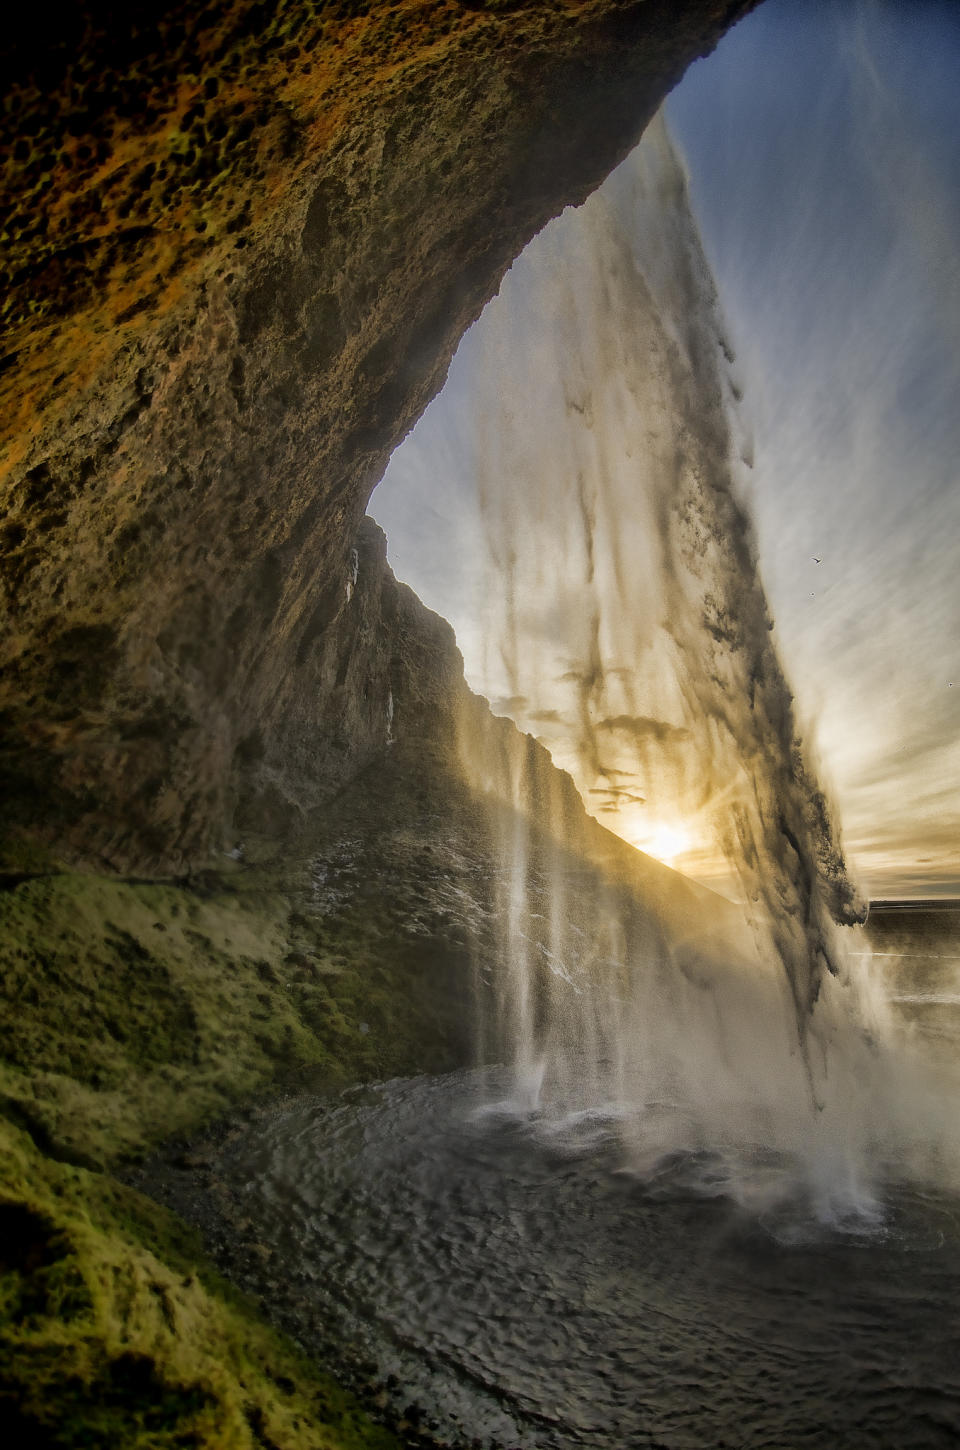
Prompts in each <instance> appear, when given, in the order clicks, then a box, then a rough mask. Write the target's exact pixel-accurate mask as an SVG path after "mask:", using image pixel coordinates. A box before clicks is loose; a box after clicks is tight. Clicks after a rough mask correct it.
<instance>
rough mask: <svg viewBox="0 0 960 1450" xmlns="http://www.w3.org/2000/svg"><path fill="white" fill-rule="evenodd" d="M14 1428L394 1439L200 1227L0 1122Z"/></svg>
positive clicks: (3, 1291) (95, 1437) (126, 1442)
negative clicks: (200, 1239) (281, 1322)
mask: <svg viewBox="0 0 960 1450" xmlns="http://www.w3.org/2000/svg"><path fill="white" fill-rule="evenodd" d="M0 1166H2V1181H3V1188H2V1190H0V1436H2V1437H3V1443H4V1444H9V1445H17V1446H36V1447H50V1450H54V1447H57V1450H60V1447H64V1450H66V1447H69V1450H74V1447H81V1446H84V1447H86V1446H91V1447H92V1446H96V1447H98V1450H108V1447H117V1450H120V1447H138V1450H161V1447H162V1450H166V1447H170V1450H173V1447H186V1446H190V1447H195V1450H232V1447H236V1450H254V1447H261V1450H262V1447H263V1446H273V1447H275V1450H308V1447H309V1450H325V1447H330V1450H334V1447H337V1450H341V1447H342V1450H359V1447H374V1450H389V1447H392V1446H394V1445H395V1443H396V1442H395V1441H394V1439H393V1438H392V1436H390V1435H389V1434H388V1433H387V1432H386V1431H385V1430H383V1429H382V1428H381V1427H379V1426H377V1425H375V1424H373V1422H371V1421H370V1420H369V1419H368V1418H367V1417H366V1416H365V1415H364V1414H363V1413H362V1411H361V1410H360V1409H359V1408H358V1406H357V1405H356V1403H355V1402H354V1401H353V1400H352V1399H351V1398H350V1397H349V1396H348V1395H346V1394H345V1393H344V1392H343V1391H341V1390H340V1389H339V1388H338V1387H337V1386H336V1384H335V1383H334V1382H333V1381H332V1380H330V1379H329V1378H328V1377H326V1376H324V1375H323V1374H322V1373H320V1372H318V1370H317V1369H316V1368H315V1367H314V1366H312V1365H311V1364H309V1363H308V1362H307V1361H306V1360H305V1359H304V1358H303V1357H302V1356H301V1355H300V1354H299V1353H298V1352H297V1351H296V1350H295V1349H294V1348H293V1347H292V1346H290V1345H289V1344H287V1343H285V1342H284V1341H283V1340H282V1339H281V1338H280V1337H279V1336H278V1335H276V1334H275V1333H274V1332H273V1331H272V1330H270V1329H269V1328H267V1327H266V1326H265V1325H264V1324H262V1323H261V1322H260V1321H259V1320H258V1319H257V1317H256V1315H255V1313H254V1312H253V1311H252V1309H251V1307H250V1306H249V1305H248V1304H247V1303H246V1302H245V1301H244V1300H243V1299H242V1298H241V1297H240V1296H239V1295H237V1294H236V1293H235V1292H234V1291H232V1290H230V1289H229V1288H228V1287H227V1286H226V1285H225V1284H224V1283H223V1282H222V1281H221V1280H220V1279H219V1278H218V1277H217V1276H216V1274H214V1273H213V1272H212V1271H209V1270H207V1269H205V1268H203V1267H200V1268H198V1267H197V1264H198V1261H201V1262H202V1260H201V1256H200V1255H199V1251H198V1246H197V1244H196V1242H195V1241H194V1240H193V1238H192V1236H191V1234H190V1233H189V1232H188V1231H187V1230H185V1229H184V1228H183V1226H182V1225H181V1224H179V1223H178V1222H177V1221H176V1220H175V1219H173V1218H171V1216H170V1215H168V1214H166V1213H165V1212H164V1211H163V1210H161V1209H159V1208H158V1207H157V1206H156V1205H154V1204H151V1203H149V1202H148V1201H147V1200H145V1199H143V1198H141V1197H140V1196H139V1195H138V1194H136V1193H134V1192H133V1191H132V1190H130V1189H127V1188H124V1187H123V1186H121V1185H120V1184H118V1183H116V1182H115V1181H114V1180H111V1179H109V1178H107V1177H106V1176H105V1175H100V1174H94V1173H89V1172H87V1171H85V1170H83V1169H79V1168H71V1167H67V1166H64V1165H62V1164H57V1163H53V1162H51V1161H50V1160H49V1159H45V1158H44V1157H43V1156H42V1155H41V1154H40V1153H39V1152H38V1151H37V1149H36V1148H35V1147H34V1146H33V1144H32V1143H31V1142H30V1141H29V1139H28V1138H27V1137H26V1136H25V1135H23V1134H21V1133H18V1132H17V1131H16V1130H15V1129H13V1128H11V1127H9V1126H7V1125H5V1124H2V1123H0Z"/></svg>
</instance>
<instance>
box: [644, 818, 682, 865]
mask: <svg viewBox="0 0 960 1450" xmlns="http://www.w3.org/2000/svg"><path fill="white" fill-rule="evenodd" d="M629 840H630V844H631V845H633V846H636V848H637V850H638V851H644V852H645V853H646V854H647V855H648V856H655V857H656V858H657V860H658V861H663V862H665V863H666V864H667V865H668V866H669V865H670V864H671V863H672V862H673V861H675V860H676V859H677V857H678V856H685V855H686V854H687V853H688V852H689V851H692V850H693V849H694V840H693V837H692V836H691V834H690V832H689V831H688V830H686V829H685V828H684V827H683V826H679V825H676V824H673V823H669V822H667V821H650V822H647V823H645V824H644V825H643V826H642V827H640V828H639V829H637V830H635V831H631V833H630V837H629Z"/></svg>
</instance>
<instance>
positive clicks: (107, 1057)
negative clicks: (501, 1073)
mask: <svg viewBox="0 0 960 1450" xmlns="http://www.w3.org/2000/svg"><path fill="white" fill-rule="evenodd" d="M261 880H262V878H261V876H259V875H258V873H257V872H256V871H255V870H253V871H250V872H241V873H238V875H237V876H236V877H235V878H234V879H233V880H232V881H231V880H230V879H229V878H222V879H219V880H216V881H213V882H208V883H207V885H206V886H205V887H204V888H203V889H197V888H196V887H194V888H190V887H177V886H170V885H158V884H142V883H131V882H122V881H110V880H104V879H102V878H96V877H86V876H73V875H59V876H52V877H49V878H44V879H38V880H31V881H25V882H22V883H21V884H20V885H18V886H17V887H16V888H14V889H9V890H7V891H4V892H3V893H2V894H0V1042H2V1044H3V1047H2V1054H3V1055H2V1060H0V1094H2V1099H0V1103H2V1106H3V1107H4V1109H5V1110H6V1113H7V1115H8V1116H9V1117H11V1118H12V1119H13V1121H15V1122H17V1123H19V1124H20V1125H21V1126H23V1127H25V1128H27V1130H28V1131H29V1132H30V1133H31V1135H32V1136H33V1138H34V1140H35V1141H36V1142H37V1143H38V1144H39V1145H41V1146H42V1147H45V1148H46V1149H47V1150H48V1151H50V1152H51V1153H52V1154H53V1155H54V1156H56V1157H58V1158H61V1159H66V1160H67V1161H71V1162H75V1163H80V1164H83V1165H86V1166H90V1167H103V1166H106V1165H108V1164H110V1163H112V1162H114V1161H116V1160H117V1159H121V1158H125V1157H129V1156H131V1155H137V1154H139V1153H141V1152H143V1151H144V1150H146V1149H147V1148H149V1147H150V1146H152V1145H154V1144H156V1143H158V1142H160V1141H161V1140H162V1139H164V1138H169V1137H171V1136H173V1135H176V1134H179V1133H186V1132H189V1131H191V1130H193V1129H195V1128H197V1127H199V1126H200V1125H201V1124H202V1123H203V1122H205V1121H207V1120H209V1119H211V1118H212V1117H214V1116H216V1115H217V1114H219V1113H222V1112H224V1111H225V1110H226V1109H227V1108H228V1107H229V1106H230V1105H232V1104H234V1103H236V1102H238V1101H242V1100H245V1099H248V1098H250V1097H252V1096H254V1095H256V1094H257V1093H259V1092H261V1091H265V1090H267V1089H269V1088H271V1087H273V1088H276V1087H278V1086H282V1087H288V1088H289V1087H294V1086H297V1085H298V1084H300V1083H302V1082H304V1081H306V1080H309V1082H310V1083H311V1085H316V1084H317V1083H318V1082H323V1081H326V1082H329V1083H330V1084H331V1085H336V1084H337V1083H341V1084H342V1083H347V1082H352V1081H357V1080H361V1079H368V1080H369V1079H371V1078H376V1077H383V1076H389V1075H392V1074H396V1073H402V1072H412V1071H418V1070H423V1069H424V1068H429V1067H434V1066H436V1067H443V1066H448V1065H451V1063H452V1062H453V1061H454V1060H455V1059H460V1060H462V1042H461V1041H460V1037H462V1030H461V1029H462V1023H459V1022H458V1019H459V1018H460V1017H461V1016H462V1013H461V1011H460V1005H459V997H460V991H461V988H460V984H459V983H458V982H457V981H456V980H452V979H451V968H450V962H449V961H448V960H447V959H446V956H445V952H446V947H445V944H444V943H443V942H442V941H436V940H434V939H432V938H431V937H430V936H429V934H428V933H427V932H426V931H425V930H424V928H423V925H422V922H420V921H419V920H418V922H417V923H416V925H417V928H418V931H419V932H420V933H421V934H420V935H418V936H407V937H405V936H404V935H403V933H402V932H401V931H400V930H398V925H397V922H396V920H394V921H393V922H392V924H391V921H390V919H389V910H388V909H387V908H384V907H383V903H381V908H382V909H381V910H380V911H378V912H368V911H366V910H365V909H364V906H363V902H362V901H352V900H351V901H347V902H345V903H344V904H343V905H342V907H341V909H339V910H336V911H327V912H326V913H325V914H324V915H322V916H321V915H318V914H316V913H313V912H311V911H310V909H309V903H305V902H304V900H303V899H302V896H301V894H299V893H298V892H296V891H294V892H284V891H282V890H280V889H276V888H271V887H266V888H265V887H264V886H263V885H262V884H261ZM454 976H455V973H454ZM458 1032H459V1033H460V1037H458Z"/></svg>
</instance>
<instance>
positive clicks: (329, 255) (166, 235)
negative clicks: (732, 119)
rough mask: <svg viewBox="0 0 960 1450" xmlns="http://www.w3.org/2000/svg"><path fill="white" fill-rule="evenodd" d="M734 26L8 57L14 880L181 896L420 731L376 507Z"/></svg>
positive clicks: (36, 28)
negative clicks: (40, 859) (517, 303)
mask: <svg viewBox="0 0 960 1450" xmlns="http://www.w3.org/2000/svg"><path fill="white" fill-rule="evenodd" d="M749 8H750V5H749V3H744V0H729V3H717V0H683V3H680V0H642V3H641V0H537V3H529V4H525V3H522V0H395V3H385V4H376V5H374V4H368V3H360V0H346V3H341V4H335V3H329V4H324V3H316V0H314V3H308V0H286V3H284V0H279V3H274V4H266V3H253V0H219V3H213V0H211V3H208V4H205V5H203V4H200V5H198V4H192V5H169V4H163V3H160V0H152V3H148V4H145V5H144V4H141V5H134V6H133V7H132V8H131V7H119V6H114V5H112V4H103V3H97V0H83V3H80V4H78V5H76V6H74V7H72V10H71V14H70V16H69V18H68V20H67V21H66V22H65V28H63V29H53V28H52V27H46V26H44V25H42V24H41V23H40V20H39V19H38V20H34V19H32V18H31V17H30V16H25V17H21V18H20V20H19V22H18V24H19V30H17V27H16V26H15V27H14V29H13V30H12V31H11V32H10V33H8V34H7V35H6V37H5V39H4V41H3V43H2V54H0V66H2V73H3V76H4V81H5V104H4V126H5V131H6V134H5V138H4V139H5V144H4V147H3V172H2V182H0V210H2V211H3V214H4V215H5V216H6V218H7V220H6V222H5V230H4V238H3V241H4V248H3V270H2V276H0V297H2V304H0V305H2V316H3V328H4V339H3V346H2V361H0V418H2V420H3V423H2V437H0V496H2V500H3V523H2V525H0V530H2V533H0V548H2V569H0V580H2V587H3V608H4V622H3V632H2V639H0V666H2V685H0V734H2V746H0V773H2V774H0V789H2V793H3V798H4V802H5V812H4V826H5V842H6V844H5V850H6V853H7V857H8V861H13V862H16V861H18V860H22V859H23V858H24V854H25V853H26V854H29V851H30V850H32V849H34V848H35V846H36V845H39V846H40V847H41V848H44V849H48V850H53V851H54V852H55V853H56V855H57V856H58V857H59V858H60V859H62V860H63V859H65V860H67V861H69V862H71V863H73V864H82V865H92V866H94V867H97V868H99V869H109V870H114V871H118V872H121V873H126V874H129V873H131V872H141V873H147V872H149V873H151V874H164V873H167V874H169V873H173V874H177V873H181V872H185V871H187V870H189V869H191V868H195V867H196V866H197V865H198V864H199V863H202V862H204V861H205V860H207V859H209V857H210V855H211V853H218V852H220V851H223V850H229V849H232V848H233V843H234V842H235V839H236V836H237V833H238V832H242V831H243V830H246V829H250V828H256V829H271V830H272V829H282V827H283V822H284V820H285V818H287V817H288V816H290V815H293V816H296V815H297V814H298V813H302V812H303V811H305V810H308V809H310V808H311V807H313V806H315V805H316V804H317V803H318V802H320V801H323V800H324V799H326V798H327V797H329V795H330V794H331V793H332V792H334V791H336V790H337V789H339V788H340V787H341V786H342V785H343V784H344V782H345V781H346V780H347V779H349V778H350V777H351V775H352V774H354V773H355V772H356V770H357V769H358V768H360V767H361V766H362V765H363V764H364V763H366V762H367V761H368V760H369V759H370V758H371V757H372V755H373V754H375V752H376V751H378V750H382V749H384V748H385V747H386V743H387V739H388V736H389V733H390V731H391V730H394V729H399V728H402V725H401V721H402V719H403V717H404V715H405V716H406V719H407V721H408V723H410V722H412V721H413V720H415V719H418V720H421V721H426V720H427V718H428V717H429V720H430V721H431V722H432V723H431V725H430V727H429V728H434V727H435V726H436V724H437V722H438V721H439V720H440V718H441V716H443V713H444V710H443V705H442V699H443V696H444V692H445V691H446V689H447V687H448V685H449V684H450V683H451V681H453V680H454V678H455V676H456V673H457V669H458V663H457V657H456V654H455V650H454V648H453V644H452V639H450V638H449V637H448V636H447V635H445V634H444V632H443V630H442V629H441V628H440V627H439V625H438V623H437V622H436V621H435V620H434V619H433V617H431V616H428V615H427V614H426V612H423V614H422V615H421V614H419V613H418V612H417V610H416V609H415V608H414V604H413V602H412V596H409V594H408V593H405V592H404V591H402V590H400V589H398V586H396V584H395V583H394V582H393V581H392V578H390V577H388V575H387V573H386V572H385V569H384V565H383V546H382V542H381V541H380V540H378V539H377V537H376V535H374V534H372V533H371V532H370V530H369V528H368V526H367V525H365V524H364V523H363V522H362V519H363V513H364V508H365V505H366V501H367V499H368V497H369V494H370V492H371V490H372V488H373V486H374V485H375V483H376V482H377V480H378V479H379V477H380V475H381V473H382V471H383V468H384V467H385V464H386V460H387V458H388V457H389V453H390V451H391V449H392V448H393V447H394V446H395V444H396V443H397V442H398V441H399V440H400V438H402V436H403V435H404V433H405V432H406V431H407V430H408V429H409V428H410V427H411V426H412V424H413V422H414V421H415V420H416V418H417V416H418V415H419V413H420V412H421V411H422V409H423V408H424V406H425V405H426V403H427V402H428V401H429V399H430V398H431V397H432V396H433V395H434V394H435V393H436V391H437V390H438V389H439V387H440V386H441V385H442V382H443V379H444V376H445V371H446V368H447V365H448V362H449V359H450V356H451V355H452V351H453V349H454V348H455V346H456V344H457V341H458V339H459V338H460V336H461V335H462V333H463V331H464V329H465V328H466V327H467V326H468V325H469V323H470V322H471V321H472V320H473V319H474V318H475V317H476V316H477V315H478V313H479V311H480V309H481V307H482V306H483V304H484V302H485V301H486V300H487V299H488V298H489V297H490V296H491V295H492V293H493V292H494V291H495V289H496V287H497V285H498V282H499V279H500V277H501V276H502V274H503V271H504V269H505V268H506V267H507V266H508V265H509V263H510V261H511V259H512V258H513V257H514V256H515V255H516V254H517V253H518V251H519V250H520V249H521V248H522V246H523V245H524V244H525V242H526V241H527V240H528V239H529V237H530V236H532V235H533V234H534V233H535V232H536V231H537V230H538V229H539V228H540V227H541V226H542V225H543V224H544V223H545V222H546V221H547V220H548V219H549V217H550V216H551V215H553V214H555V213H556V212H557V211H558V210H559V209H560V208H561V207H562V206H563V205H564V204H565V203H567V202H576V201H578V200H580V199H582V198H583V197H584V196H585V195H586V194H587V193H588V192H589V191H590V190H591V189H592V188H593V187H594V186H595V185H597V184H598V183H599V181H600V180H601V179H602V177H603V176H604V175H605V174H606V173H607V172H608V171H609V170H610V168H611V167H612V166H613V165H614V164H615V163H616V162H617V161H618V160H619V159H620V158H621V157H622V156H623V154H624V153H625V152H626V150H627V149H628V148H629V147H630V146H631V145H632V144H634V142H635V141H636V139H637V138H638V136H639V134H640V132H641V131H642V129H643V127H644V125H645V123H646V121H647V119H648V118H649V116H650V115H651V114H652V112H653V110H654V109H655V108H656V106H657V105H658V104H659V103H660V101H661V100H662V98H663V96H664V95H665V93H666V91H667V90H668V89H669V87H670V86H671V85H672V84H673V83H674V82H675V80H676V79H677V78H678V77H679V76H680V74H681V73H682V71H683V69H684V68H685V66H686V65H687V64H688V63H689V62H690V60H691V59H693V58H694V57H695V56H696V55H698V54H700V53H702V52H703V51H705V50H706V49H709V48H710V47H711V46H712V45H713V44H714V43H715V41H716V39H717V38H718V37H719V35H720V34H721V33H722V32H723V30H724V29H725V28H726V27H727V26H728V25H729V24H730V23H731V22H732V21H733V20H734V19H736V18H737V17H738V16H739V15H740V14H741V13H743V12H744V11H745V10H747V9H749ZM434 668H435V670H436V673H435V677H433V678H431V679H428V678H427V676H426V675H425V674H424V669H427V670H428V671H429V670H432V669H434ZM391 712H392V715H393V718H394V719H395V720H396V725H395V726H394V724H393V723H392V720H391Z"/></svg>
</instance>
